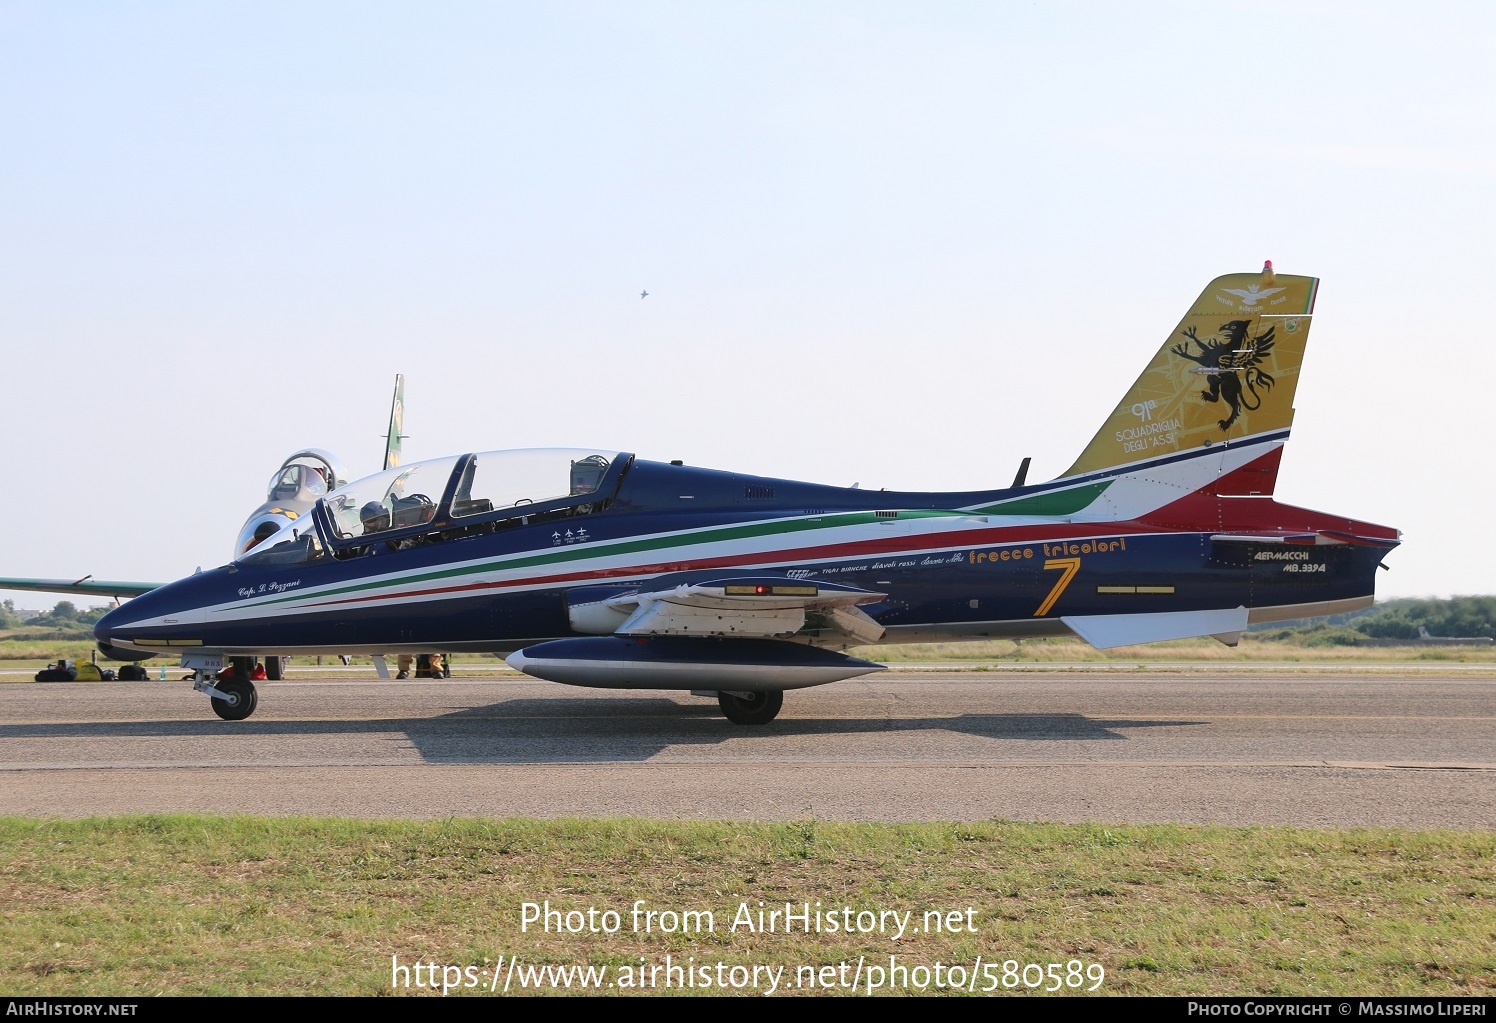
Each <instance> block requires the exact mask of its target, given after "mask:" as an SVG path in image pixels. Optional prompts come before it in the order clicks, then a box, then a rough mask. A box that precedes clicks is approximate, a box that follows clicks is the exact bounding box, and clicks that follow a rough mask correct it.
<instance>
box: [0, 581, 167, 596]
mask: <svg viewBox="0 0 1496 1023" xmlns="http://www.w3.org/2000/svg"><path fill="white" fill-rule="evenodd" d="M164 585H165V584H164V583H139V582H135V583H132V582H111V581H109V580H107V579H95V578H94V577H93V576H89V575H86V576H84V577H83V578H82V579H73V580H68V579H0V590H36V591H38V592H40V593H78V594H82V595H84V596H89V597H114V598H115V599H119V598H120V597H138V596H140V595H141V594H142V593H149V592H150V591H151V590H154V589H156V588H157V587H159V586H164Z"/></svg>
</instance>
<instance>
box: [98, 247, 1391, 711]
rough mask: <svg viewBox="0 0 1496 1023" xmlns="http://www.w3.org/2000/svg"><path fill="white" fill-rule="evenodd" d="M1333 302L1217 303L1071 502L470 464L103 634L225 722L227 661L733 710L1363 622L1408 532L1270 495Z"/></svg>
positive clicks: (1284, 293)
mask: <svg viewBox="0 0 1496 1023" xmlns="http://www.w3.org/2000/svg"><path fill="white" fill-rule="evenodd" d="M1317 284H1318V282H1317V280H1316V279H1314V278H1312V277H1293V276H1288V275H1282V274H1275V273H1274V272H1273V269H1272V265H1271V264H1268V265H1267V267H1265V268H1264V270H1263V271H1262V273H1260V274H1257V273H1249V274H1233V275H1228V276H1225V277H1220V278H1217V279H1216V280H1214V281H1212V282H1211V283H1210V285H1209V286H1208V287H1207V288H1206V289H1205V291H1204V292H1203V293H1202V294H1201V295H1200V297H1199V298H1198V299H1197V300H1196V301H1195V303H1194V305H1193V306H1191V307H1190V309H1189V311H1188V313H1187V314H1186V315H1185V317H1184V319H1183V320H1182V321H1181V322H1180V324H1179V325H1178V326H1177V327H1176V328H1175V329H1174V330H1173V332H1172V333H1171V334H1170V335H1169V337H1168V338H1167V339H1166V340H1165V341H1164V343H1163V345H1162V347H1161V348H1160V349H1159V350H1158V352H1157V353H1156V354H1155V355H1154V356H1153V358H1152V359H1151V360H1150V361H1149V362H1148V365H1147V368H1145V369H1144V370H1143V373H1142V375H1141V376H1140V377H1139V378H1138V379H1137V382H1136V383H1134V384H1133V385H1132V387H1131V388H1130V389H1128V390H1127V392H1126V394H1125V396H1124V397H1123V398H1122V401H1121V402H1120V403H1119V404H1118V405H1117V407H1116V409H1115V410H1114V411H1113V412H1112V413H1111V415H1110V416H1108V417H1107V420H1106V422H1105V423H1104V424H1103V425H1102V428H1101V430H1100V432H1099V433H1097V434H1096V436H1095V437H1094V438H1093V439H1092V440H1091V442H1090V444H1089V445H1088V446H1087V447H1086V449H1085V450H1084V451H1083V452H1082V453H1081V455H1080V457H1079V458H1078V459H1077V460H1076V462H1075V464H1074V465H1072V466H1071V467H1070V469H1069V470H1068V471H1066V472H1065V473H1064V474H1063V475H1062V476H1060V477H1059V478H1058V479H1055V480H1052V481H1050V482H1048V483H1039V484H1029V483H1027V482H1026V480H1025V476H1026V471H1025V470H1026V464H1027V463H1025V469H1021V470H1020V471H1019V475H1018V478H1017V479H1015V480H1014V482H1013V485H1012V486H1010V487H1006V488H1002V489H995V490H973V491H962V492H957V493H910V492H904V493H901V492H893V491H866V490H859V489H857V488H855V487H851V488H848V487H835V486H824V485H819V484H814V483H800V482H795V481H793V480H783V479H771V478H765V477H757V476H743V475H738V474H734V473H731V472H721V471H715V470H710V469H697V468H693V467H688V466H684V465H679V464H676V463H665V462H651V461H645V460H644V459H641V458H636V457H635V456H634V455H632V454H630V453H628V452H621V451H614V450H574V449H542V450H525V451H491V452H479V453H475V454H463V455H455V456H452V457H447V458H436V459H431V460H428V461H422V462H415V463H412V464H409V465H404V466H397V467H395V468H392V469H389V470H387V471H385V472H382V473H379V474H377V475H374V476H370V477H368V478H366V479H362V480H358V481H356V482H353V483H350V484H347V485H346V486H344V487H341V488H339V489H337V490H334V491H332V492H330V493H328V494H327V495H326V496H324V497H322V498H321V499H320V500H319V501H318V502H317V503H316V505H315V506H314V507H313V509H312V513H311V515H310V516H309V517H308V516H303V517H302V518H301V519H299V520H297V521H296V522H294V523H291V524H290V525H287V526H286V527H285V528H283V529H282V530H280V531H279V532H278V533H276V534H275V535H273V536H271V537H269V538H267V539H265V540H264V541H263V542H261V543H260V544H258V545H257V546H256V547H254V548H253V549H252V550H250V551H249V552H248V553H246V554H244V555H242V556H240V557H239V558H238V560H236V561H234V562H233V563H232V564H230V565H226V566H224V567H222V568H217V569H213V570H212V571H205V572H200V573H198V574H196V575H194V576H191V577H190V578H187V579H183V580H181V581H179V582H175V583H172V584H169V585H167V586H163V587H161V588H159V589H155V590H152V591H151V592H149V593H146V594H144V595H142V596H140V597H137V598H135V599H134V600H131V601H129V602H127V603H126V604H124V605H123V606H122V607H120V608H118V609H116V610H115V611H113V612H111V613H110V614H108V615H106V616H105V617H104V618H103V619H102V620H100V622H99V623H98V627H97V630H96V634H97V638H98V640H99V644H100V648H101V649H102V650H103V651H104V652H105V653H106V654H108V655H111V656H117V657H123V658H126V659H135V658H138V657H140V656H142V655H145V654H163V653H167V654H171V655H181V657H182V663H183V665H184V666H186V667H194V668H197V669H199V679H200V681H199V682H198V683H197V686H198V688H199V689H201V690H203V691H204V692H206V693H207V694H208V695H209V696H210V697H211V699H212V704H213V708H214V710H215V711H216V712H217V713H218V714H219V715H220V716H221V717H224V718H228V719H239V718H244V717H247V716H248V715H249V714H251V713H252V712H253V711H254V708H255V704H256V700H257V695H256V692H255V690H254V688H253V685H252V683H250V682H249V681H248V680H247V679H243V678H238V677H233V676H230V677H229V678H226V679H223V680H221V681H218V682H214V681H211V679H212V678H213V676H212V668H213V667H214V666H215V665H216V664H219V663H221V661H222V659H223V658H225V657H231V656H244V655H255V654H258V653H260V652H262V651H275V652H278V653H319V652H327V653H345V652H365V653H371V654H385V653H390V652H397V651H402V650H403V651H412V652H413V651H427V650H448V651H491V652H501V653H503V652H512V653H510V656H509V658H508V660H509V663H510V664H511V665H513V666H514V667H515V668H518V669H519V670H520V671H523V672H526V673H528V674H530V675H533V676H536V677H538V678H543V679H550V680H552V681H556V682H563V683H567V684H570V685H580V686H595V687H604V688H618V689H675V690H690V691H693V692H697V693H701V694H705V695H715V696H716V697H717V699H718V700H719V702H720V704H721V707H722V710H723V712H724V713H725V714H726V715H727V717H728V718H730V719H731V720H733V721H735V722H739V723H742V724H762V723H765V722H768V721H770V720H771V719H772V718H773V717H774V716H775V715H776V714H777V713H778V711H779V709H780V706H781V704H782V702H783V693H784V690H786V689H799V688H804V687H807V686H814V685H821V684H823V683H826V682H834V681H836V680H838V679H845V678H850V677H852V676H855V675H861V674H865V673H867V672H871V671H876V670H878V669H879V668H880V667H881V665H878V664H875V663H873V662H871V661H866V660H862V659H859V658H856V657H852V656H849V655H848V654H846V653H845V652H844V651H845V650H846V649H847V648H849V647H854V646H864V645H868V644H873V643H878V642H912V641H919V642H928V641H932V640H958V639H977V638H987V637H1025V636H1063V635H1072V634H1073V635H1078V636H1080V637H1082V638H1083V639H1085V640H1087V641H1088V642H1090V643H1092V644H1093V645H1095V646H1097V647H1114V646H1121V645H1124V644H1133V643H1147V642H1153V641H1157V640H1167V639H1180V638H1185V637H1191V636H1215V637H1217V638H1218V639H1221V640H1222V641H1224V642H1227V643H1234V642H1235V641H1236V640H1237V638H1238V637H1239V636H1240V635H1241V633H1242V631H1243V630H1244V629H1246V628H1247V626H1248V625H1249V624H1251V623H1253V622H1263V621H1275V620H1284V619H1291V618H1303V617H1308V616H1313V615H1327V614H1334V613H1338V612H1343V611H1349V610H1353V609H1356V608H1362V607H1366V606H1368V605H1369V604H1370V603H1371V601H1372V594H1373V583H1374V576H1375V574H1376V569H1377V567H1378V566H1379V565H1380V564H1381V561H1382V559H1383V558H1384V557H1385V556H1386V554H1387V552H1388V551H1389V550H1391V549H1392V548H1393V547H1395V546H1397V543H1398V538H1399V534H1398V531H1397V530H1395V529H1391V528H1388V527H1386V526H1378V525H1372V524H1370V523H1366V522H1359V521H1356V520H1354V519H1349V518H1345V517H1343V516H1339V515H1330V514H1323V513H1320V512H1314V511H1306V510H1304V509H1301V508H1295V507H1292V506H1290V505H1286V504H1280V503H1278V501H1277V500H1275V498H1274V496H1273V488H1274V484H1275V482H1276V479H1277V473H1278V463H1279V457H1280V455H1281V453H1282V448H1283V444H1284V441H1286V440H1287V438H1288V432H1289V426H1290V423H1291V421H1292V418H1293V395H1294V389H1295V386H1296V384H1297V383H1298V374H1299V367H1300V364H1301V362H1302V359H1303V354H1304V342H1305V340H1306V339H1307V337H1308V334H1309V325H1310V318H1311V314H1312V312H1313V310H1314V297H1315V289H1316V286H1317Z"/></svg>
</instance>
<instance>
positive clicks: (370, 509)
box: [358, 501, 390, 533]
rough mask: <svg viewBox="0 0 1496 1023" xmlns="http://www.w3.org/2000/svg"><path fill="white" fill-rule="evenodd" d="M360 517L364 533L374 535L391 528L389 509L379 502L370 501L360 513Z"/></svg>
mask: <svg viewBox="0 0 1496 1023" xmlns="http://www.w3.org/2000/svg"><path fill="white" fill-rule="evenodd" d="M358 517H359V519H360V520H362V522H363V524H364V532H366V533H373V532H376V531H378V530H381V529H389V528H390V512H389V509H388V508H386V507H385V506H384V505H382V504H380V503H379V502H378V501H370V502H369V503H368V504H366V505H364V506H363V507H362V508H360V509H359V511H358Z"/></svg>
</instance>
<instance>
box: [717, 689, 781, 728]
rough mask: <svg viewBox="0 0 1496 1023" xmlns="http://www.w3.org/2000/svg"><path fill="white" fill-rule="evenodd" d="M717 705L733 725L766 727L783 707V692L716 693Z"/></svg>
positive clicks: (775, 690) (774, 690)
mask: <svg viewBox="0 0 1496 1023" xmlns="http://www.w3.org/2000/svg"><path fill="white" fill-rule="evenodd" d="M717 705H718V706H719V707H721V708H722V713H723V714H726V715H727V720H729V721H731V722H732V723H733V724H735V725H767V724H768V723H769V722H770V721H773V720H774V718H775V717H776V716H777V715H778V714H779V708H780V707H783V706H784V691H783V690H780V689H771V690H769V691H768V692H766V693H745V694H744V695H743V696H737V695H735V694H733V693H718V694H717Z"/></svg>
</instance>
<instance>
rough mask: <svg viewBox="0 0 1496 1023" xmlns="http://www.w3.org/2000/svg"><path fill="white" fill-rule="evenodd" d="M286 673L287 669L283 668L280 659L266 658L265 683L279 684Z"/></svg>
mask: <svg viewBox="0 0 1496 1023" xmlns="http://www.w3.org/2000/svg"><path fill="white" fill-rule="evenodd" d="M284 672H285V668H284V667H282V665H281V659H280V658H279V657H267V658H265V681H267V682H279V681H280V680H281V676H282V675H283V674H284Z"/></svg>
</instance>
